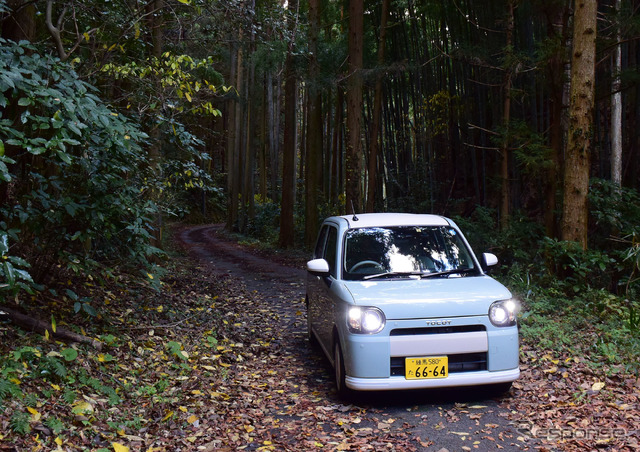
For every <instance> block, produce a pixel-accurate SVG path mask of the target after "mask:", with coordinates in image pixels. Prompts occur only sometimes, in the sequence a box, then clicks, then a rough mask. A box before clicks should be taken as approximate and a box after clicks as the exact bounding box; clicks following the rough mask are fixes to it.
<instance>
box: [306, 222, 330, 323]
mask: <svg viewBox="0 0 640 452" xmlns="http://www.w3.org/2000/svg"><path fill="white" fill-rule="evenodd" d="M328 231H329V227H328V226H327V225H323V226H322V228H321V229H320V233H319V234H318V240H317V241H316V247H315V249H314V252H313V259H323V258H324V248H325V244H326V242H327V232H328ZM322 291H323V288H322V277H321V276H318V275H314V274H312V273H307V301H308V303H309V305H308V307H307V316H309V324H310V325H312V328H313V330H314V331H315V332H316V334H318V328H319V324H318V322H319V317H320V315H319V313H320V312H321V311H320V307H319V301H318V300H319V298H320V293H321V292H322Z"/></svg>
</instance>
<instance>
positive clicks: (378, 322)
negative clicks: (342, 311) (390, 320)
mask: <svg viewBox="0 0 640 452" xmlns="http://www.w3.org/2000/svg"><path fill="white" fill-rule="evenodd" d="M385 322H386V319H385V317H384V313H383V312H382V311H381V310H380V309H378V308H373V307H361V306H354V307H352V308H349V312H348V316H347V324H348V326H349V331H351V332H352V333H359V334H375V333H378V332H380V331H382V329H383V328H384V324H385Z"/></svg>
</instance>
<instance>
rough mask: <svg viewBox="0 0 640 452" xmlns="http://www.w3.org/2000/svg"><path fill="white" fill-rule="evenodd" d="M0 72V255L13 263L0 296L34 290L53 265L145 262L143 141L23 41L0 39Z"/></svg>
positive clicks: (147, 217) (152, 208) (63, 66)
mask: <svg viewBox="0 0 640 452" xmlns="http://www.w3.org/2000/svg"><path fill="white" fill-rule="evenodd" d="M0 74H1V75H0V108H1V110H0V114H1V117H0V143H2V144H1V146H0V149H1V151H0V154H2V155H1V156H0V180H1V182H0V184H1V185H4V186H1V185H0V187H1V188H2V190H3V192H4V193H6V199H5V200H3V203H2V204H1V205H0V217H1V220H2V221H0V243H1V245H0V253H2V258H3V262H4V263H7V262H8V263H9V265H11V266H12V267H13V269H12V268H11V267H9V265H3V266H2V269H0V277H2V278H3V279H4V280H5V281H6V283H5V284H4V285H2V286H0V290H2V291H5V292H7V291H13V292H16V291H17V290H22V289H27V288H28V287H29V286H31V287H33V280H35V281H36V282H38V281H43V279H44V276H45V275H50V273H51V272H52V270H53V269H55V268H56V267H57V265H58V264H59V263H61V264H62V265H63V267H64V268H66V269H70V270H74V271H80V272H88V271H89V270H91V269H94V268H96V267H97V263H98V262H100V263H102V264H107V265H118V264H120V263H123V262H128V263H136V265H147V263H148V257H149V256H150V255H151V254H153V253H154V252H156V251H157V250H155V249H153V248H152V247H150V245H149V238H150V236H151V234H150V232H151V228H152V221H151V220H152V218H154V216H155V215H156V214H157V212H158V208H157V206H156V204H155V203H154V202H152V201H151V200H149V199H148V198H147V197H146V196H145V192H146V191H147V190H148V189H149V183H150V182H149V181H150V174H149V172H148V171H147V160H146V159H147V154H146V152H145V151H144V149H143V147H142V145H143V144H144V143H145V140H146V138H147V137H146V135H145V134H144V133H142V132H141V131H140V129H139V127H138V126H137V124H136V123H135V122H132V121H130V120H129V119H127V118H126V117H124V116H123V115H121V114H119V113H117V112H115V111H114V110H112V109H110V108H109V107H108V106H107V105H106V104H105V103H104V102H103V101H102V100H101V99H100V98H99V97H98V95H97V93H96V89H95V88H94V87H93V86H91V85H90V84H88V83H86V82H84V81H82V80H80V79H79V77H78V76H77V75H76V74H75V72H74V70H73V68H72V67H71V66H70V64H67V63H63V62H61V61H59V60H57V59H55V58H51V57H46V56H41V55H40V54H38V52H37V50H36V49H35V48H34V47H32V46H30V45H28V44H25V43H20V44H15V43H12V42H7V41H1V42H0ZM27 272H29V273H30V275H29V273H27ZM31 276H33V280H32V279H31Z"/></svg>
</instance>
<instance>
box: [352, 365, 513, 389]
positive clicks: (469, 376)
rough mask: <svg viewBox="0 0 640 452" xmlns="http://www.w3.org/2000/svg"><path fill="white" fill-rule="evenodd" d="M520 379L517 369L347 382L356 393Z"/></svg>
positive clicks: (355, 378) (364, 379)
mask: <svg viewBox="0 0 640 452" xmlns="http://www.w3.org/2000/svg"><path fill="white" fill-rule="evenodd" d="M519 377H520V368H515V369H510V370H501V371H496V372H489V371H480V372H469V373H459V374H450V375H449V376H448V377H447V378H434V379H429V380H407V379H406V378H404V377H389V378H357V377H349V376H347V377H346V379H345V382H346V385H347V387H348V388H350V389H353V390H356V391H389V390H401V389H427V388H446V387H450V386H474V385H490V384H497V383H510V382H512V381H514V380H517V379H518V378H519Z"/></svg>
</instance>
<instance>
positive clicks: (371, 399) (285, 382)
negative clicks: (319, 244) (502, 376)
mask: <svg viewBox="0 0 640 452" xmlns="http://www.w3.org/2000/svg"><path fill="white" fill-rule="evenodd" d="M221 230H222V229H221V226H215V225H214V226H197V227H187V228H183V229H181V230H180V231H179V232H178V233H177V238H178V240H179V241H180V242H181V243H182V245H183V248H184V249H185V250H186V252H187V253H189V254H190V255H191V256H192V257H194V258H196V259H199V260H200V261H201V263H202V265H206V266H207V267H208V270H210V271H213V272H214V273H216V274H219V275H223V276H228V277H229V278H232V279H233V280H234V282H235V281H236V280H237V281H240V282H241V283H242V284H243V285H244V287H246V293H245V300H244V303H245V304H244V305H243V309H244V313H243V314H241V315H240V316H239V317H240V318H235V319H229V322H232V321H233V322H235V323H234V325H239V327H238V328H240V325H241V326H242V329H241V330H239V333H238V334H243V336H237V337H240V338H241V339H240V340H241V341H242V344H239V346H240V345H242V346H243V347H244V348H245V349H247V347H250V346H252V345H257V344H252V342H257V341H260V342H264V341H265V339H264V337H265V333H267V334H266V337H267V338H268V340H267V342H268V344H267V346H266V348H265V350H266V352H262V353H251V354H248V355H246V356H245V358H244V359H242V360H241V361H239V362H238V363H237V364H236V365H234V366H232V367H231V368H229V375H228V378H227V380H226V383H225V387H223V388H221V389H220V391H221V392H224V394H226V396H227V399H226V400H225V401H224V402H221V404H220V406H219V407H217V408H216V409H217V410H219V411H220V413H221V418H220V419H219V422H220V425H219V427H218V432H217V437H216V438H209V439H210V442H209V443H208V446H207V447H208V448H206V447H205V448H201V449H202V450H287V451H288V450H291V451H297V450H376V451H378V450H402V451H411V450H415V451H422V450H434V451H462V450H467V451H469V450H480V451H487V450H498V449H499V450H507V451H509V450H529V449H533V448H535V444H534V443H532V442H531V441H530V440H527V439H525V437H524V435H522V434H521V433H519V432H518V429H517V426H516V425H512V424H510V422H509V420H508V417H509V412H508V410H507V408H504V406H506V405H508V403H506V402H509V400H510V399H509V398H510V397H512V394H505V395H499V396H496V394H492V392H491V391H487V390H484V389H482V388H468V389H447V390H425V391H411V392H404V391H402V392H388V393H381V392H375V393H366V394H363V395H362V396H361V397H358V398H357V399H356V400H355V401H350V402H345V401H343V400H340V399H339V398H338V397H337V395H336V393H335V390H334V385H333V382H332V380H331V375H332V372H331V369H330V368H329V364H328V362H327V360H326V359H325V358H324V357H323V356H320V352H318V351H316V350H312V349H311V347H310V345H309V344H308V342H307V340H306V327H305V322H306V320H305V315H306V314H305V308H304V290H305V289H304V278H305V271H304V269H303V268H302V266H301V265H299V266H298V267H294V266H291V264H285V262H284V261H283V259H282V257H281V256H278V255H275V254H274V255H271V256H269V255H265V254H264V253H260V254H259V253H254V252H252V250H251V249H250V248H248V247H246V246H241V245H238V244H237V243H235V242H232V241H230V240H228V239H226V238H225V237H224V235H223V234H221ZM222 309H224V307H222ZM252 331H253V334H256V331H258V332H259V333H260V334H261V335H262V336H261V335H259V334H256V335H257V337H258V338H255V337H253V335H252ZM259 338H262V339H259Z"/></svg>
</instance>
